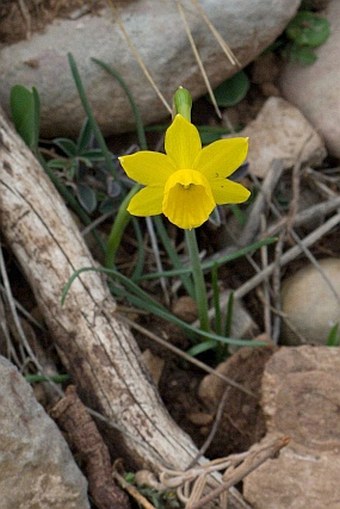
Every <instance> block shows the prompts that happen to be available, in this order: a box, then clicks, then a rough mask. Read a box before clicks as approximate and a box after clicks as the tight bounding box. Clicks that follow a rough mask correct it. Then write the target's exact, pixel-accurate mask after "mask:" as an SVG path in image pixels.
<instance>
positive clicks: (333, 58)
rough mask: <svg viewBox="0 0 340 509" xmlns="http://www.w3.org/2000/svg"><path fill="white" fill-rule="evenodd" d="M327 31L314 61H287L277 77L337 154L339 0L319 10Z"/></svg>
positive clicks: (339, 121)
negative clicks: (323, 42) (326, 23)
mask: <svg viewBox="0 0 340 509" xmlns="http://www.w3.org/2000/svg"><path fill="white" fill-rule="evenodd" d="M323 14H324V15H325V16H326V17H327V19H328V20H329V21H330V24H331V35H330V37H329V39H328V40H327V41H326V43H325V44H323V45H322V46H320V47H319V48H317V50H316V54H317V56H318V59H317V61H316V62H315V63H314V64H312V65H308V66H303V65H301V64H293V63H289V64H287V65H286V66H285V68H284V71H283V73H282V75H281V78H280V88H281V90H282V93H283V95H284V96H285V97H286V99H288V101H290V102H292V103H293V104H295V105H296V106H297V107H298V108H299V109H300V110H301V111H302V113H303V114H304V115H305V116H306V117H307V119H308V120H309V121H310V122H311V124H312V125H313V126H314V127H315V128H316V129H317V130H318V131H319V132H320V134H321V135H322V136H323V137H324V139H325V142H326V145H327V148H328V150H329V152H330V153H331V154H333V155H334V156H336V157H340V143H339V139H340V94H339V81H340V31H339V29H338V28H339V24H340V2H339V1H338V0H332V1H331V2H330V3H329V5H328V7H327V9H326V10H325V11H324V13H323Z"/></svg>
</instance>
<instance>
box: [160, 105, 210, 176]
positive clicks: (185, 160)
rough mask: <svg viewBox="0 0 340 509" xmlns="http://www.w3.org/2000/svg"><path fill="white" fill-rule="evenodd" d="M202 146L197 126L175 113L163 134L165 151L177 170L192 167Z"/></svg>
mask: <svg viewBox="0 0 340 509" xmlns="http://www.w3.org/2000/svg"><path fill="white" fill-rule="evenodd" d="M201 148H202V144H201V138H200V135H199V132H198V130H197V128H196V127H195V126H194V125H193V124H191V123H190V122H188V121H187V120H185V118H184V117H182V115H176V116H175V119H174V121H173V122H172V124H171V126H170V127H169V128H168V130H167V131H166V134H165V152H166V153H167V155H168V156H169V157H171V159H172V160H173V161H174V163H175V165H176V167H177V169H178V170H180V169H184V168H192V166H193V164H194V161H195V159H196V157H197V156H198V154H199V153H200V151H201Z"/></svg>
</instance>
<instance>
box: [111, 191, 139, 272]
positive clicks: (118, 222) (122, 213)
mask: <svg viewBox="0 0 340 509" xmlns="http://www.w3.org/2000/svg"><path fill="white" fill-rule="evenodd" d="M140 187H141V186H140V185H139V184H136V185H134V186H133V188H132V189H131V191H130V192H129V193H128V194H127V195H126V196H125V198H124V200H123V201H122V203H121V204H120V207H119V210H118V213H117V215H116V218H115V220H114V223H113V225H112V228H111V231H110V235H109V238H108V241H107V247H106V259H105V266H106V267H107V268H108V269H112V268H113V267H114V263H115V258H116V254H117V251H118V248H119V245H120V242H121V240H122V236H123V233H124V230H125V228H126V226H127V224H128V223H129V222H130V219H131V216H130V214H129V213H128V212H127V210H126V209H127V206H128V205H129V203H130V200H131V198H132V196H133V195H134V194H136V193H137V191H139V189H140Z"/></svg>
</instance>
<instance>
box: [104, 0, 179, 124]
mask: <svg viewBox="0 0 340 509" xmlns="http://www.w3.org/2000/svg"><path fill="white" fill-rule="evenodd" d="M108 1H109V3H110V6H111V8H112V10H113V12H114V14H115V17H116V21H117V24H118V26H119V28H120V30H121V32H122V34H123V36H124V38H125V41H126V43H127V45H128V47H129V49H130V51H131V53H132V54H133V56H134V57H135V59H136V60H137V62H138V64H139V66H140V68H141V69H142V71H143V73H144V75H145V77H146V78H147V80H148V82H149V83H150V85H151V86H152V88H153V89H154V91H155V92H156V94H157V96H158V97H159V99H160V100H161V101H162V103H163V104H164V106H165V108H166V109H167V111H168V112H169V113H170V114H171V113H172V109H171V106H170V105H169V103H168V101H167V100H166V99H165V97H164V95H163V94H162V92H161V91H160V90H159V88H158V86H157V85H156V83H155V80H154V79H153V77H152V76H151V74H150V72H149V70H148V68H147V67H146V65H145V63H144V61H143V59H142V57H141V55H140V53H139V51H138V49H137V48H136V46H135V45H134V43H133V41H132V39H131V37H130V36H129V34H128V33H127V31H126V28H125V26H124V23H123V21H122V19H121V17H120V14H119V11H118V9H117V7H116V6H115V5H114V3H113V1H112V0H108Z"/></svg>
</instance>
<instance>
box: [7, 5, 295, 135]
mask: <svg viewBox="0 0 340 509" xmlns="http://www.w3.org/2000/svg"><path fill="white" fill-rule="evenodd" d="M299 3H300V1H299V0H275V2H273V0H228V2H225V1H224V0H201V1H200V2H199V4H200V5H201V6H202V8H203V9H204V11H205V13H206V14H207V16H208V17H209V19H210V21H211V23H212V24H213V25H214V26H215V28H216V29H217V30H218V31H219V33H220V34H221V35H222V37H223V38H225V40H226V42H227V43H228V44H229V46H230V47H231V48H232V50H233V51H234V53H235V54H236V56H237V58H238V59H239V61H240V63H241V65H242V66H244V65H246V64H247V63H249V62H250V61H252V60H253V59H254V58H255V57H256V56H257V55H259V54H260V53H261V52H262V50H263V49H264V48H265V47H267V46H268V45H269V44H270V43H271V42H272V41H273V40H275V38H276V37H277V36H278V35H279V34H280V33H281V32H282V31H283V29H284V27H285V26H286V24H287V23H288V22H289V20H290V19H291V18H292V17H293V16H294V14H295V12H296V10H297V8H298V6H299ZM120 5H121V7H120V8H119V13H120V18H121V20H122V22H123V23H124V26H125V29H126V32H127V33H128V34H129V36H130V38H131V41H132V42H133V44H134V46H135V47H136V48H137V49H138V51H139V53H140V56H141V58H142V59H143V61H144V63H145V65H146V67H147V68H148V70H149V72H150V73H151V75H152V76H153V78H154V81H155V82H156V84H157V85H158V87H159V89H160V90H161V92H162V93H163V95H164V96H165V98H166V99H167V101H168V102H169V103H170V105H171V100H172V96H173V93H174V92H175V90H176V89H177V87H178V86H179V85H183V86H185V87H187V88H188V89H189V90H190V91H191V93H192V95H193V97H194V98H197V97H199V96H201V95H202V94H204V93H205V92H206V86H205V83H204V80H203V78H202V75H201V73H200V71H199V68H198V65H197V62H196V60H195V58H194V56H193V52H192V49H191V46H190V44H189V42H188V37H187V34H186V31H185V27H184V24H183V20H182V19H181V17H180V14H179V12H178V9H177V7H176V6H177V4H176V2H174V1H173V0H163V1H162V2H155V1H154V0H138V2H126V4H125V5H124V3H121V4H120ZM182 5H183V8H184V11H185V13H186V15H187V18H188V23H189V25H190V28H191V32H192V35H193V38H194V40H195V43H196V45H197V48H198V50H199V53H200V56H201V59H202V61H203V64H204V66H205V69H206V72H207V74H208V76H209V79H210V82H211V84H212V86H216V85H218V84H220V83H221V82H222V81H224V80H225V79H226V78H228V77H229V76H231V75H233V74H234V73H235V72H236V71H237V70H238V68H237V67H235V66H233V65H232V64H231V63H230V62H229V60H228V59H227V57H226V56H225V54H224V53H223V52H222V50H221V48H220V46H219V45H218V43H217V42H216V39H215V38H214V36H213V35H212V33H211V31H210V29H209V28H208V26H207V25H206V23H205V22H204V21H203V19H202V17H201V16H200V14H199V11H198V10H197V9H196V7H195V3H194V2H193V1H192V0H182ZM116 20H117V18H116V17H115V13H114V11H112V10H111V9H110V8H106V9H104V10H102V11H101V12H100V15H84V16H82V17H81V18H79V19H76V20H72V19H63V20H60V19H59V20H55V21H54V22H53V24H51V25H50V26H49V27H48V28H47V29H46V30H45V32H44V33H39V34H33V36H32V38H31V39H30V40H28V41H20V42H18V43H16V44H12V45H10V46H7V47H6V46H3V47H2V49H1V51H0V72H1V81H0V103H1V105H3V107H4V108H5V109H7V110H8V97H9V93H10V88H11V87H12V86H13V85H15V84H18V83H19V84H22V85H26V86H29V87H31V86H35V87H36V88H37V89H38V91H39V93H40V96H41V102H42V119H41V120H42V122H41V128H42V134H43V135H44V136H56V135H60V134H62V135H76V134H78V132H79V129H80V126H81V123H82V120H83V119H84V111H83V109H82V107H81V104H80V100H79V97H78V93H77V91H76V87H75V84H74V82H73V79H72V77H71V72H70V69H69V66H68V62H67V53H68V52H71V53H72V54H73V56H74V58H75V60H76V62H77V64H78V67H79V71H80V74H81V77H82V80H83V83H84V86H85V89H86V93H87V95H88V98H89V100H90V102H91V105H92V108H93V111H94V114H95V116H96V119H97V121H98V123H99V125H100V127H101V129H102V131H103V132H104V133H105V134H110V133H113V132H122V131H127V130H131V129H133V128H134V119H133V116H132V113H131V108H130V106H129V103H128V101H127V99H126V96H125V94H124V92H123V91H122V89H121V88H120V86H118V84H117V82H116V81H115V79H114V78H112V77H111V76H109V75H108V74H107V73H106V72H105V71H103V70H102V69H101V68H99V67H98V66H97V64H95V63H94V62H93V61H92V60H91V57H95V58H97V59H100V60H102V61H103V62H105V63H106V64H108V65H110V66H112V67H113V68H115V69H116V70H117V71H118V72H119V73H120V74H121V76H122V77H123V78H124V79H125V81H126V83H127V85H128V86H129V88H130V90H131V92H132V94H133V96H134V97H135V99H136V102H137V104H138V106H139V108H140V110H141V112H142V116H143V120H144V122H145V123H146V124H148V123H150V122H154V121H159V120H160V119H162V118H165V117H166V115H167V114H168V113H167V110H166V109H165V107H164V106H163V104H162V102H161V101H160V99H159V98H158V97H157V95H156V93H155V92H154V90H153V89H152V87H151V86H150V84H149V82H148V81H147V79H146V78H145V76H144V74H143V72H142V71H141V69H140V66H139V64H138V63H137V61H136V59H135V57H134V55H133V54H132V52H131V50H130V49H129V47H128V44H127V42H126V40H125V39H124V36H123V35H122V32H121V30H120V28H119V25H118V24H117V21H116Z"/></svg>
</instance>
